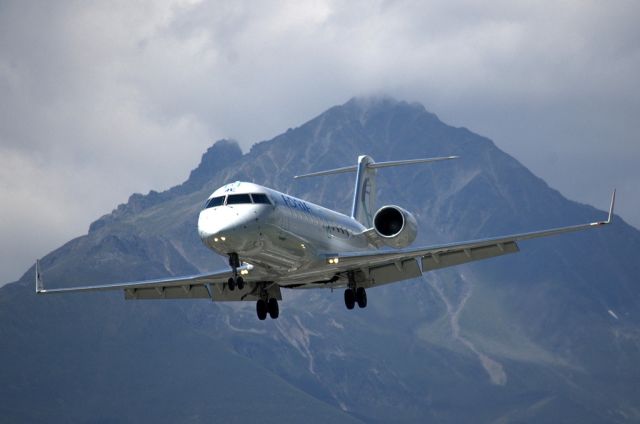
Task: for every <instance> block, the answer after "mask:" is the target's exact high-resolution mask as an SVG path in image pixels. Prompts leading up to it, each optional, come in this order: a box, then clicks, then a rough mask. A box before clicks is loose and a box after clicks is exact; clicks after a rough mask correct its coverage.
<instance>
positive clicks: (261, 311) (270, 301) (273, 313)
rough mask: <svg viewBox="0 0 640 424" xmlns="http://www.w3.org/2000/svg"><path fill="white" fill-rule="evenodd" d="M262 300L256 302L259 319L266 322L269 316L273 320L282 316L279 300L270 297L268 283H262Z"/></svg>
mask: <svg viewBox="0 0 640 424" xmlns="http://www.w3.org/2000/svg"><path fill="white" fill-rule="evenodd" d="M259 288H260V299H258V301H257V302H256V313H257V314H258V319H259V320H260V321H264V320H265V319H266V318H267V314H269V316H270V317H271V319H276V318H278V316H279V315H280V308H279V307H278V299H276V298H275V297H269V292H268V290H267V283H260V286H259Z"/></svg>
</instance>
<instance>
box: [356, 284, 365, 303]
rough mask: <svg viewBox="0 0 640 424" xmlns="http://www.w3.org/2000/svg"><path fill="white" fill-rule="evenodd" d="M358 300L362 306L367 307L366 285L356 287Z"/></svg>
mask: <svg viewBox="0 0 640 424" xmlns="http://www.w3.org/2000/svg"><path fill="white" fill-rule="evenodd" d="M356 302H358V306H359V307H360V308H366V307H367V292H366V291H365V290H364V287H358V288H357V289H356Z"/></svg>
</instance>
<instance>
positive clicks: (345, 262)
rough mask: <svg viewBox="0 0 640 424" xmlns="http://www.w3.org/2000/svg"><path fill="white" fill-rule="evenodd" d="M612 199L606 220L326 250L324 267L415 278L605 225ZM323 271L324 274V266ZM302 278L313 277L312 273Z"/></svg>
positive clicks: (380, 278) (372, 278)
mask: <svg viewBox="0 0 640 424" xmlns="http://www.w3.org/2000/svg"><path fill="white" fill-rule="evenodd" d="M615 198H616V192H615V190H614V191H613V195H612V197H611V206H610V207H609V216H608V218H607V220H606V221H597V222H591V223H588V224H580V225H572V226H568V227H560V228H552V229H547V230H542V231H534V232H529V233H520V234H511V235H507V236H500V237H493V238H486V239H479V240H470V241H463V242H456V243H450V244H444V245H435V246H425V247H418V248H412V249H400V250H389V251H382V252H375V251H374V252H371V251H363V252H347V253H336V254H332V253H328V254H326V262H327V264H328V265H327V266H328V270H329V271H330V272H333V273H334V275H343V274H346V273H349V272H353V273H356V274H358V277H359V279H360V280H361V281H362V282H363V284H364V285H380V284H386V283H391V282H394V281H400V280H406V279H410V278H417V277H419V276H421V275H422V273H423V272H427V271H431V270H434V269H438V268H445V267H449V266H454V265H460V264H463V263H467V262H472V261H477V260H481V259H488V258H492V257H496V256H501V255H505V254H508V253H516V252H518V251H519V250H520V249H519V248H518V244H517V242H518V241H520V240H528V239H533V238H539V237H548V236H553V235H556V234H562V233H569V232H574V231H581V230H585V229H588V228H596V227H601V226H603V225H606V224H609V223H611V218H612V216H613V207H614V204H615ZM418 262H419V263H420V265H419V264H418ZM324 272H325V275H327V269H325V270H324ZM306 277H307V279H313V276H312V275H307V276H306ZM316 280H317V278H316Z"/></svg>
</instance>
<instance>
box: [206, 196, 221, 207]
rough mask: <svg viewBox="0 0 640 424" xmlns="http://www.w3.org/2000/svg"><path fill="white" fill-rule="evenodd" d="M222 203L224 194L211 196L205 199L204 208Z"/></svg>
mask: <svg viewBox="0 0 640 424" xmlns="http://www.w3.org/2000/svg"><path fill="white" fill-rule="evenodd" d="M223 204H224V196H219V197H212V198H211V199H209V200H208V201H207V205H206V206H205V207H204V208H205V209H208V208H214V207H216V206H222V205H223Z"/></svg>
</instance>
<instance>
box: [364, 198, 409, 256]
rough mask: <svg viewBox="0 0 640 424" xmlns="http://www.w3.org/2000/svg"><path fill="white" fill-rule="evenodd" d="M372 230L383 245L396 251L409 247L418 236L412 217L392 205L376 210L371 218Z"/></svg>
mask: <svg viewBox="0 0 640 424" xmlns="http://www.w3.org/2000/svg"><path fill="white" fill-rule="evenodd" d="M373 228H374V229H375V230H376V233H377V234H378V236H379V237H380V239H381V240H382V242H383V243H384V244H386V245H387V246H390V247H395V248H396V249H400V248H402V247H407V246H409V245H410V244H411V243H413V241H414V240H415V239H416V236H417V235H418V223H417V222H416V219H415V218H414V216H413V215H411V213H410V212H408V211H406V210H404V209H402V208H401V207H399V206H394V205H387V206H383V207H381V208H380V209H378V212H376V214H375V215H374V216H373Z"/></svg>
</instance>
